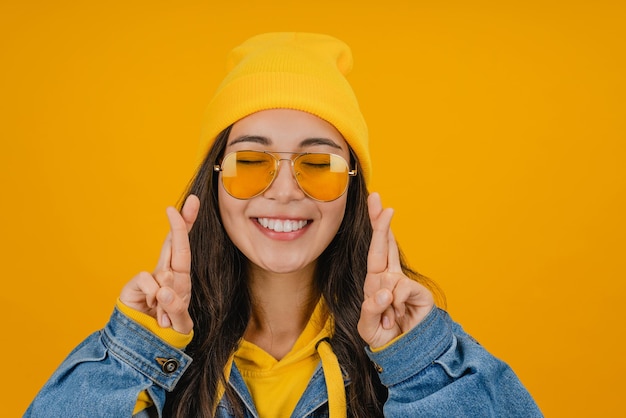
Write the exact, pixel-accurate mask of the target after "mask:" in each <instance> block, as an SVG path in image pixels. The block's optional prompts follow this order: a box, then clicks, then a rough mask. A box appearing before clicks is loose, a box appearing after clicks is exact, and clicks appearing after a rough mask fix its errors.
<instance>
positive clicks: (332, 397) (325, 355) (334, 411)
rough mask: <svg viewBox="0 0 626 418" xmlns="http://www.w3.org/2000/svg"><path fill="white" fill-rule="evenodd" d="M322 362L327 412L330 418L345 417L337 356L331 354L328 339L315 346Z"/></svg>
mask: <svg viewBox="0 0 626 418" xmlns="http://www.w3.org/2000/svg"><path fill="white" fill-rule="evenodd" d="M315 349H316V350H317V352H318V354H319V355H320V359H321V360H322V370H323V371H324V379H325V380H326V391H327V392H328V412H329V414H330V418H345V417H346V390H345V387H344V382H343V377H342V375H341V368H340V367H339V361H338V360H337V356H336V355H335V353H333V349H332V347H331V346H330V340H329V339H328V338H322V339H321V340H319V341H318V342H317V344H316V345H315Z"/></svg>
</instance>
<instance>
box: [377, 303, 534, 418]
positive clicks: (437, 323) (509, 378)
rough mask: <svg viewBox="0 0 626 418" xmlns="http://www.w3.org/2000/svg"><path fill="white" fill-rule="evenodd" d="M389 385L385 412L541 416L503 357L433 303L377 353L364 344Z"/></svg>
mask: <svg viewBox="0 0 626 418" xmlns="http://www.w3.org/2000/svg"><path fill="white" fill-rule="evenodd" d="M366 350H367V352H368V355H369V357H370V359H371V360H372V361H373V362H374V363H375V365H376V366H377V369H378V371H379V374H380V379H381V381H382V383H383V384H384V385H385V386H386V387H387V388H388V390H389V397H388V399H387V402H386V403H385V405H384V414H385V417H413V416H416V417H417V416H419V417H461V416H462V417H508V418H514V417H542V416H543V415H542V413H541V411H540V410H539V408H538V407H537V405H536V404H535V401H534V400H533V399H532V397H531V396H530V394H529V393H528V391H527V390H526V389H525V388H524V386H523V385H522V383H521V382H520V381H519V379H518V378H517V376H516V375H515V373H514V372H513V371H512V370H511V368H510V367H509V366H508V365H506V364H505V363H504V362H502V361H500V360H498V359H497V358H495V357H494V356H492V355H491V354H489V353H488V352H487V351H486V350H485V349H484V348H483V347H482V346H480V345H479V344H478V343H477V342H476V341H475V340H474V339H473V338H472V337H470V336H469V335H468V334H466V333H465V332H464V331H463V330H462V328H461V327H460V326H459V325H458V324H456V323H454V322H453V321H452V320H451V319H450V317H449V316H448V314H447V313H446V312H445V311H443V310H441V309H439V308H434V309H433V311H432V312H430V314H429V315H428V316H427V317H426V318H425V319H424V320H423V321H422V322H421V323H420V324H419V325H418V326H416V327H415V328H414V329H412V330H411V331H409V332H408V333H407V334H406V335H404V336H403V337H401V338H400V339H399V340H397V341H396V342H394V343H393V344H392V345H390V346H389V347H386V348H385V349H384V350H382V351H379V352H372V351H371V350H370V349H369V348H366Z"/></svg>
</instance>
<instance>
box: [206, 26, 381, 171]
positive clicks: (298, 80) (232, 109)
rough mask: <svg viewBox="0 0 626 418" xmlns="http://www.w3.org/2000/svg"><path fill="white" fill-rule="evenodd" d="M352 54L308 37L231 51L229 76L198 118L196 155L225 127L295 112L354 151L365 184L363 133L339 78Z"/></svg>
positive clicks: (281, 37) (271, 39)
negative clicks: (264, 114) (262, 114)
mask: <svg viewBox="0 0 626 418" xmlns="http://www.w3.org/2000/svg"><path fill="white" fill-rule="evenodd" d="M351 69H352V52H351V51H350V48H349V47H348V46H347V45H346V44H345V43H343V42H342V41H340V40H338V39H336V38H333V37H331V36H328V35H322V34H313V33H266V34H262V35H257V36H254V37H252V38H250V39H248V40H247V41H245V42H244V43H243V44H241V45H240V46H238V47H236V48H235V49H233V50H232V51H231V53H230V55H229V57H228V70H229V73H228V75H227V76H226V78H225V79H224V81H222V83H221V84H220V86H219V87H218V89H217V91H216V93H215V96H213V99H212V100H211V102H210V103H209V105H208V108H207V111H206V113H205V116H204V121H203V127H202V135H201V151H202V154H206V152H207V151H208V149H209V148H210V147H211V145H212V144H213V142H214V140H215V138H216V136H217V135H218V134H219V133H220V132H221V131H222V130H224V129H225V128H226V127H228V126H230V125H231V124H233V123H235V122H237V121H238V120H239V119H242V118H244V117H246V116H248V115H250V114H252V113H255V112H258V111H260V110H265V109H276V108H285V109H296V110H302V111H305V112H308V113H311V114H313V115H315V116H318V117H320V118H322V119H324V120H326V121H327V122H329V123H331V124H332V125H333V126H335V128H337V130H338V131H339V132H341V134H342V135H343V137H344V138H345V140H346V141H347V142H348V144H350V146H351V147H352V149H353V150H354V152H355V154H356V156H357V158H358V159H359V162H360V163H361V168H362V169H361V173H362V174H363V177H364V179H365V182H366V183H369V178H370V173H371V159H370V154H369V147H368V131H367V125H366V124H365V120H364V119H363V115H362V114H361V111H360V109H359V104H358V102H357V99H356V96H355V95H354V92H353V91H352V88H351V87H350V84H349V83H348V81H347V80H346V78H345V76H346V75H347V74H348V73H349V72H350V70H351Z"/></svg>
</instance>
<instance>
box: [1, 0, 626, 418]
mask: <svg viewBox="0 0 626 418" xmlns="http://www.w3.org/2000/svg"><path fill="white" fill-rule="evenodd" d="M173 3H174V2H166V1H154V0H152V1H145V0H142V1H128V2H122V1H112V2H76V1H54V2H52V1H46V2H44V1H19V2H18V1H16V0H14V1H6V0H5V1H3V2H2V4H1V5H0V54H1V55H0V58H1V65H0V95H1V101H0V138H1V141H2V142H1V144H2V147H1V149H0V178H1V182H2V193H1V196H2V202H1V206H0V207H1V208H2V209H1V210H2V212H1V219H2V232H1V240H2V248H1V251H0V254H1V255H0V257H1V258H0V263H1V266H2V269H1V271H2V273H1V274H2V290H1V291H0V307H1V309H2V312H1V318H2V344H0V350H1V351H0V359H2V362H3V364H4V370H3V371H4V373H3V378H2V379H0V382H1V383H0V396H1V397H2V405H3V406H2V410H3V416H20V415H21V414H22V412H23V411H24V410H25V408H26V407H27V405H28V403H29V401H30V400H31V399H32V397H33V396H34V395H35V393H36V392H37V391H38V390H39V388H40V387H41V386H42V385H43V383H44V382H45V380H46V379H47V377H48V376H49V375H50V374H51V373H52V372H53V370H54V369H55V368H56V366H57V365H58V364H59V363H60V362H61V361H62V360H63V358H64V357H65V355H66V354H67V353H68V352H69V351H70V350H71V349H72V348H73V347H74V346H75V345H76V344H77V343H78V342H80V341H81V340H82V339H83V338H84V337H85V336H86V335H88V334H89V333H90V332H92V331H94V330H96V329H99V328H100V327H102V326H103V324H104V323H105V322H106V320H107V318H108V315H109V314H110V312H111V309H112V307H113V304H114V302H115V299H116V297H117V295H118V293H119V290H120V289H121V287H122V286H123V284H124V283H125V282H126V281H127V280H129V279H130V278H131V277H132V276H133V275H134V274H135V273H137V272H138V271H140V270H150V269H152V267H153V265H154V263H155V262H156V259H157V256H158V252H159V248H160V244H161V241H162V239H163V237H164V235H165V233H166V230H167V222H166V218H165V207H166V206H167V205H170V204H176V203H177V201H178V199H179V196H180V194H181V193H182V191H183V189H184V188H185V186H186V184H187V181H188V180H189V178H190V177H191V175H192V173H193V170H194V167H193V165H194V162H195V152H196V140H197V138H198V136H199V128H200V120H201V114H202V111H203V110H204V106H205V104H206V103H207V101H208V99H209V97H210V95H211V94H212V92H213V90H214V89H215V88H216V86H217V84H218V83H219V81H220V79H221V77H222V76H223V75H224V61H225V60H224V58H225V56H226V53H227V52H228V50H229V49H230V48H232V47H233V46H235V45H237V44H238V43H240V42H241V41H243V40H244V39H246V38H247V37H249V36H251V35H253V34H257V33H259V32H266V31H276V30H290V31H291V30H297V31H315V32H326V33H329V34H332V35H335V36H337V37H339V38H341V39H343V40H345V41H346V42H347V43H348V44H349V45H351V46H352V49H353V53H354V57H355V67H354V71H353V73H352V74H351V76H350V80H351V82H352V84H353V86H354V89H355V90H356V92H357V95H358V96H359V98H360V102H361V106H362V110H363V113H364V114H365V117H366V119H367V120H368V123H369V126H370V131H371V141H372V144H371V148H372V153H373V160H374V170H375V171H374V177H373V187H372V189H373V190H377V191H380V192H381V194H382V196H383V200H384V202H385V204H386V205H388V206H393V207H394V208H395V209H396V217H395V220H394V229H395V232H396V234H397V236H398V239H399V241H400V243H401V244H402V246H403V248H404V251H405V253H406V254H407V255H408V257H409V259H410V260H411V262H412V265H413V266H414V267H415V268H417V269H418V270H419V271H421V272H422V273H424V274H426V275H428V276H430V277H432V278H434V279H435V280H436V281H438V282H439V284H440V285H441V286H442V287H443V289H444V290H445V292H446V294H447V297H448V308H449V311H450V312H451V314H452V315H453V317H454V318H455V319H457V320H458V321H459V322H461V323H462V324H463V325H464V327H465V328H466V329H467V330H468V331H469V332H471V333H472V334H473V335H474V336H475V337H476V338H477V339H478V340H479V341H481V342H482V344H483V345H485V346H486V347H487V348H488V349H489V350H490V351H491V352H493V353H494V354H495V355H497V356H499V357H501V358H503V359H504V360H506V361H507V362H508V363H510V364H511V365H512V366H513V368H514V369H515V371H516V372H517V374H518V375H519V377H520V378H521V380H522V381H523V383H524V384H525V385H526V386H527V387H528V389H529V390H530V391H531V393H532V394H533V395H534V397H535V398H536V400H537V402H538V403H539V405H540V407H541V408H542V409H543V411H544V413H545V414H546V416H550V417H575V416H576V417H588V416H602V417H612V416H623V415H622V414H623V412H622V411H623V400H621V399H622V397H623V392H624V389H625V388H626V385H625V384H624V379H625V377H624V375H625V374H626V360H625V357H626V356H625V355H626V353H625V350H624V344H625V343H626V339H625V337H624V324H623V322H624V319H626V315H625V314H626V308H625V305H626V303H625V302H624V291H625V290H626V289H625V284H624V283H625V281H626V280H625V279H626V256H625V254H624V249H625V244H624V239H625V236H626V222H625V221H624V213H625V212H626V169H625V168H624V166H625V163H626V161H625V160H626V146H625V141H626V123H625V121H626V118H625V111H626V106H625V101H626V83H625V81H624V74H625V73H626V55H625V52H626V48H625V47H624V44H625V41H626V24H625V23H624V22H626V19H625V18H626V13H625V10H624V6H623V4H624V3H623V2H619V1H614V2H610V1H595V2H591V1H567V2H565V1H563V2H555V1H546V2H542V1H531V2H524V1H515V2H495V1H494V2H484V1H479V2H465V1H410V0H404V1H400V0H388V1H384V2H367V1H344V2H341V1H331V0H324V1H315V2H306V3H303V2H293V1H258V0H249V1H236V0H235V1H222V2H217V1H215V2H209V1H204V2H200V1H183V2H179V3H178V4H177V5H173ZM470 3H471V4H470ZM295 4H297V6H295ZM4 414H6V415H4Z"/></svg>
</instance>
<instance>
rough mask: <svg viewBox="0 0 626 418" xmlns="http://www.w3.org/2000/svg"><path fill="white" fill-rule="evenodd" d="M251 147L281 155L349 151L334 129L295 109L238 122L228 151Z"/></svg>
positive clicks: (247, 117) (262, 114)
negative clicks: (313, 150) (322, 149)
mask: <svg viewBox="0 0 626 418" xmlns="http://www.w3.org/2000/svg"><path fill="white" fill-rule="evenodd" d="M251 143H252V144H259V145H261V146H266V147H270V149H272V150H278V151H289V150H297V149H301V148H310V147H326V148H328V151H332V152H335V153H343V152H345V153H347V151H348V145H347V143H346V142H345V140H344V139H343V136H342V135H341V133H340V132H339V131H338V130H337V129H336V128H335V127H334V126H333V125H331V124H330V123H328V122H326V121H325V120H323V119H321V118H319V117H317V116H315V115H312V114H310V113H307V112H302V111H299V110H291V109H270V110H262V111H259V112H256V113H253V114H251V115H249V116H246V117H245V118H243V119H241V120H239V121H237V122H235V124H234V125H233V127H232V129H231V131H230V135H229V138H228V144H227V150H228V149H229V148H230V147H233V148H234V147H236V148H238V149H242V147H243V148H245V146H246V145H250V144H251ZM331 148H336V150H334V151H333V150H331ZM341 151H343V152H341Z"/></svg>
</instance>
